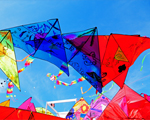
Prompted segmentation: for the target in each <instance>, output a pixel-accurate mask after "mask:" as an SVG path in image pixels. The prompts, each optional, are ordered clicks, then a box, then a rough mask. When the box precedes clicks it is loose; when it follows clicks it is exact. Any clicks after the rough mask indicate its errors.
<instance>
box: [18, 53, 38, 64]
mask: <svg viewBox="0 0 150 120" xmlns="http://www.w3.org/2000/svg"><path fill="white" fill-rule="evenodd" d="M34 53H35V51H34V52H33V53H31V54H29V55H27V56H26V57H25V58H23V59H22V60H16V61H17V62H22V61H24V60H25V59H27V58H28V57H29V56H31V55H33V54H34Z"/></svg>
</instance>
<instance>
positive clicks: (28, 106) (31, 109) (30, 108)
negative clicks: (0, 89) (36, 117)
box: [18, 97, 36, 112]
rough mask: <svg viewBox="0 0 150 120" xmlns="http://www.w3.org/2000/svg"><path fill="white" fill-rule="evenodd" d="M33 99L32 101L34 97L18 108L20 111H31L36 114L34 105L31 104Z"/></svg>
mask: <svg viewBox="0 0 150 120" xmlns="http://www.w3.org/2000/svg"><path fill="white" fill-rule="evenodd" d="M31 99H32V97H30V98H29V99H27V100H26V101H25V102H24V103H22V104H21V105H20V106H19V107H18V108H19V109H24V110H30V111H33V112H36V109H35V106H34V103H31Z"/></svg>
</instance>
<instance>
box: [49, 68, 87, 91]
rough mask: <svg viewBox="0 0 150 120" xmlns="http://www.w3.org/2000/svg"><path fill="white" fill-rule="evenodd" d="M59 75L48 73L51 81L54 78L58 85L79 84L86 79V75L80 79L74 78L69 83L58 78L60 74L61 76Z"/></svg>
mask: <svg viewBox="0 0 150 120" xmlns="http://www.w3.org/2000/svg"><path fill="white" fill-rule="evenodd" d="M60 72H61V71H60ZM61 73H63V72H61ZM58 75H59V74H58ZM58 75H57V76H55V75H51V73H47V77H49V78H50V80H51V81H53V80H54V83H55V84H57V85H64V86H71V85H74V84H77V83H78V82H82V81H84V80H85V78H84V77H81V78H79V79H78V80H73V81H72V82H71V83H70V84H68V83H65V82H62V81H60V80H57V78H58V77H59V76H60V75H59V76H58ZM54 88H56V87H55V86H54Z"/></svg>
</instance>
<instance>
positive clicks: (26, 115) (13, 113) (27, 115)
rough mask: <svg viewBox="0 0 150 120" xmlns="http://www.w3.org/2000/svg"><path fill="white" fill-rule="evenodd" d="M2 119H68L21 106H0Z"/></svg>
mask: <svg viewBox="0 0 150 120" xmlns="http://www.w3.org/2000/svg"><path fill="white" fill-rule="evenodd" d="M0 113H1V116H0V119H2V120H66V119H64V118H60V117H55V116H51V115H46V114H41V113H37V112H32V111H29V110H23V109H19V108H12V107H3V106H0Z"/></svg>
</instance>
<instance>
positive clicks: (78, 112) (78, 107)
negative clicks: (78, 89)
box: [66, 98, 90, 120]
mask: <svg viewBox="0 0 150 120" xmlns="http://www.w3.org/2000/svg"><path fill="white" fill-rule="evenodd" d="M89 109H90V106H89V104H88V103H87V102H86V101H85V100H84V99H83V98H80V100H79V101H77V102H76V103H75V105H74V106H73V107H72V108H71V110H70V111H69V113H68V114H67V116H66V119H71V120H82V119H83V118H84V117H85V115H86V113H87V112H88V111H89Z"/></svg>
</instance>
